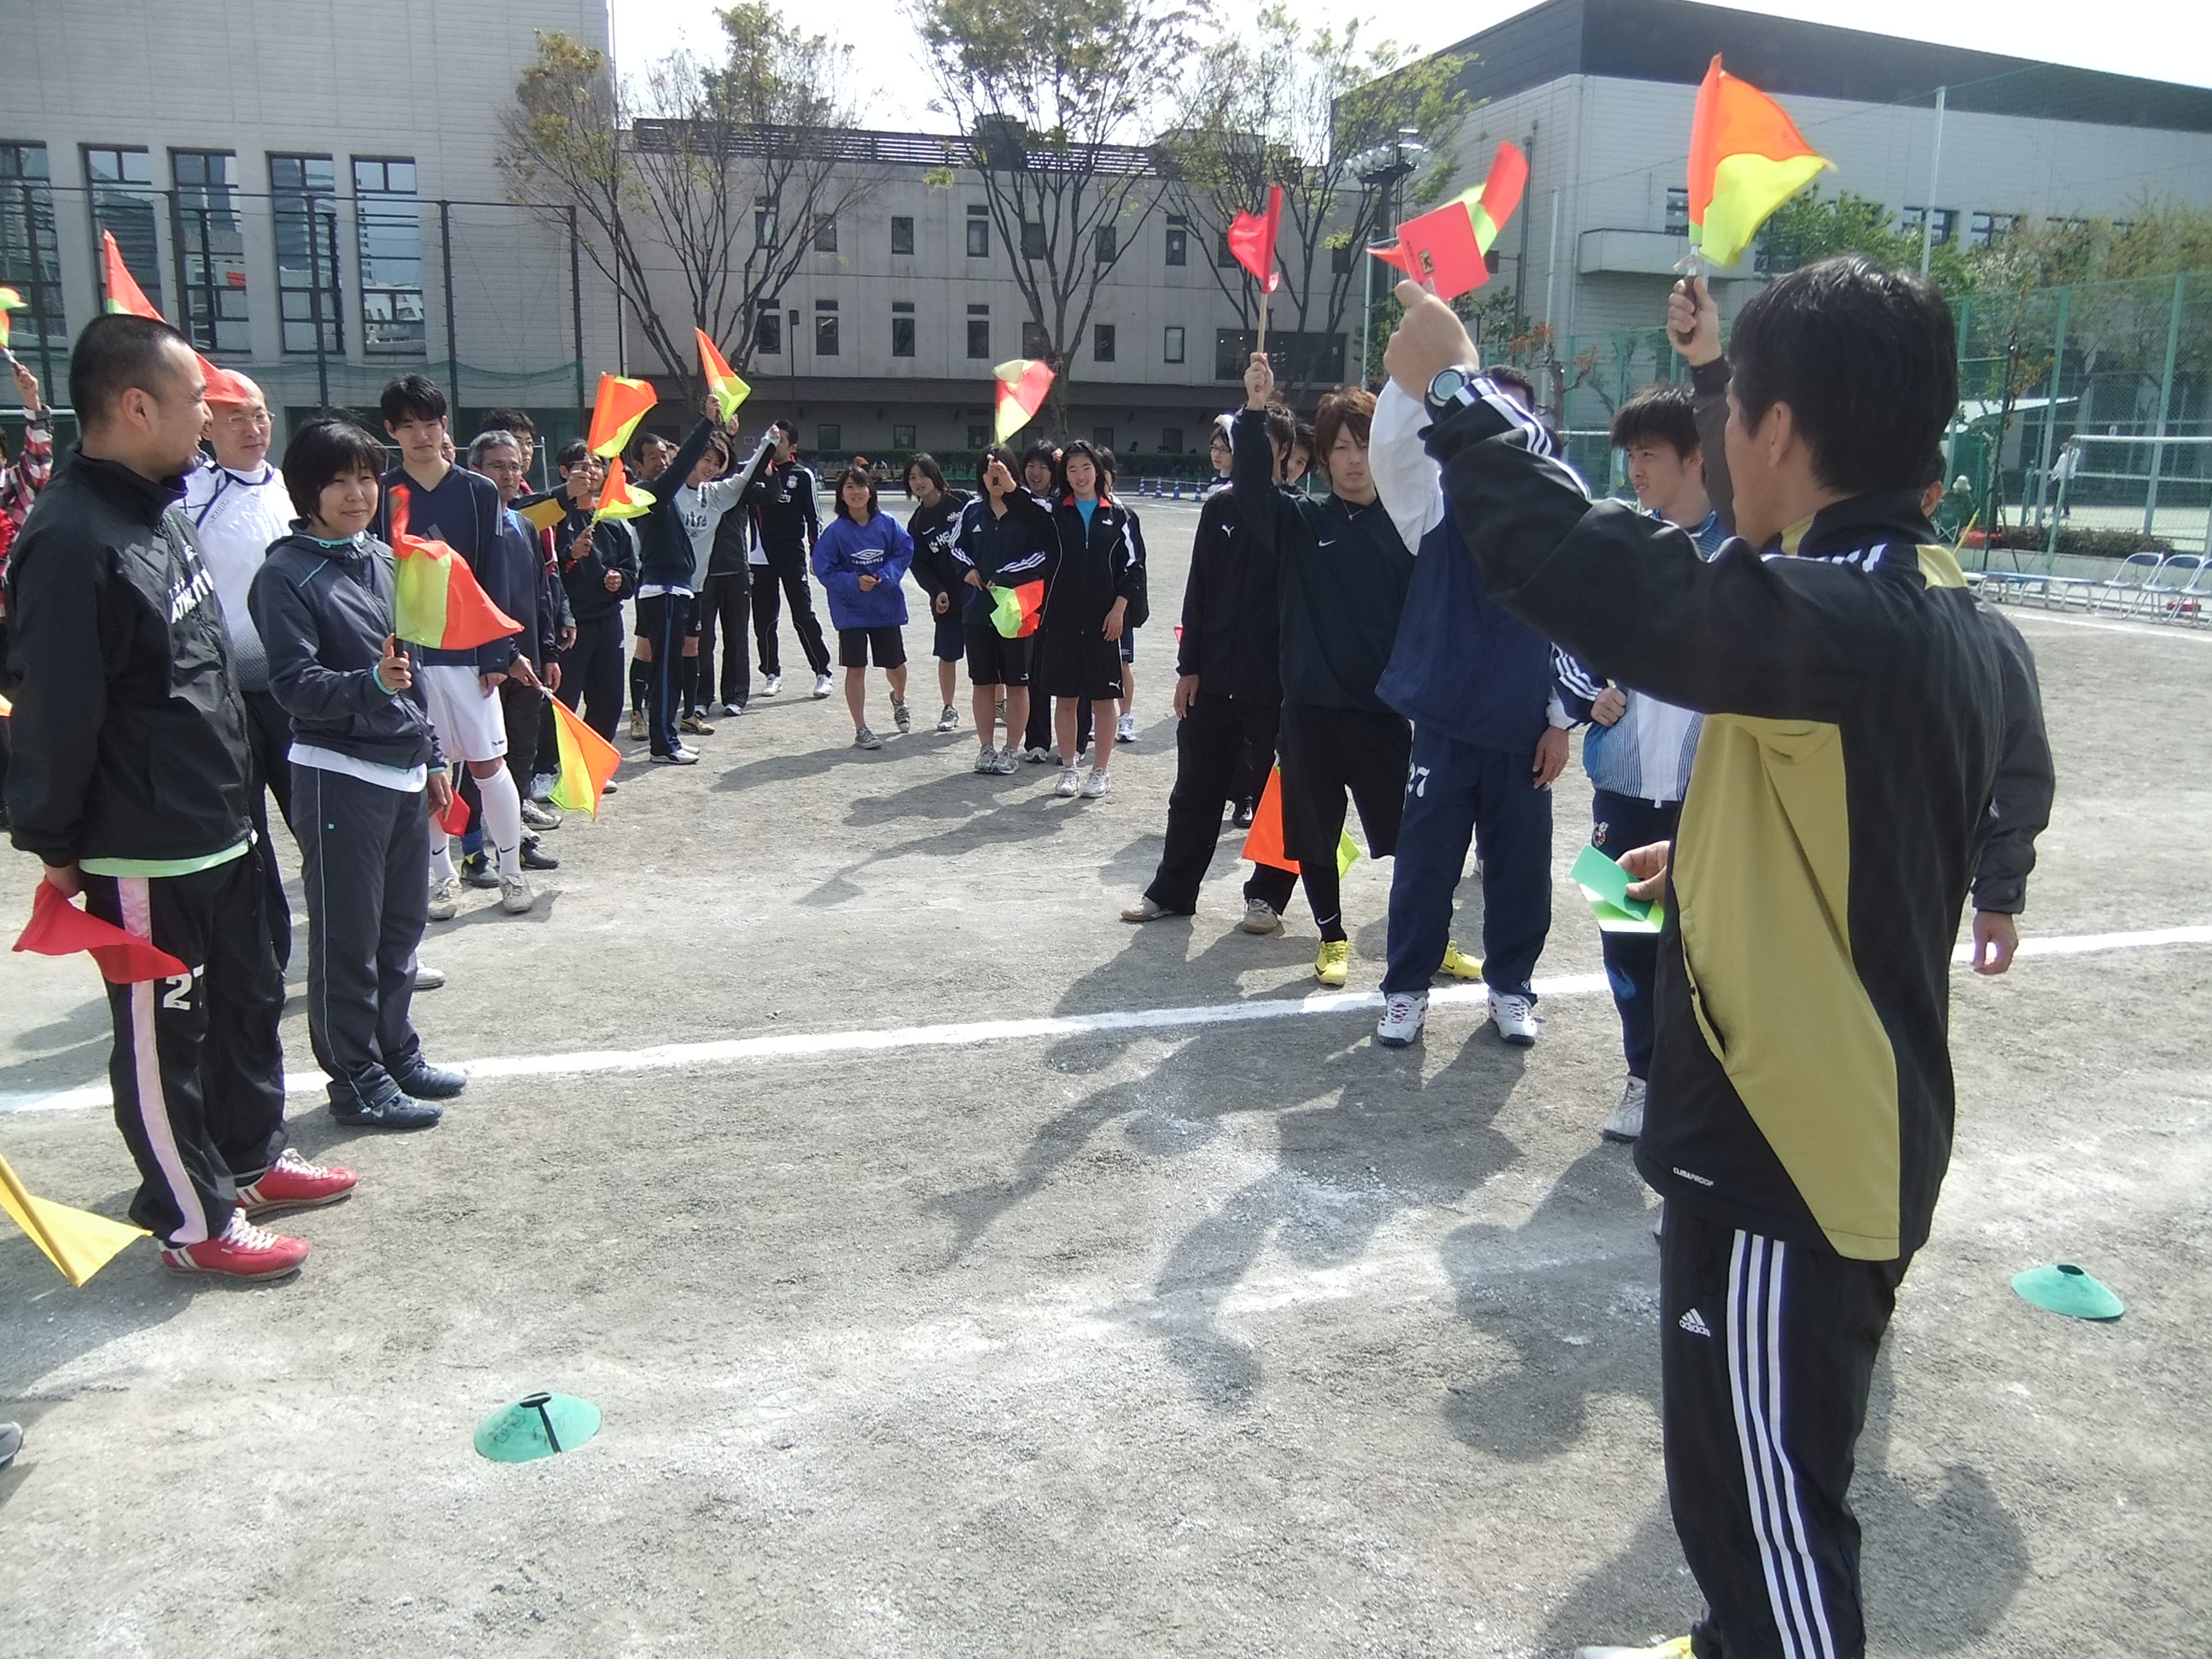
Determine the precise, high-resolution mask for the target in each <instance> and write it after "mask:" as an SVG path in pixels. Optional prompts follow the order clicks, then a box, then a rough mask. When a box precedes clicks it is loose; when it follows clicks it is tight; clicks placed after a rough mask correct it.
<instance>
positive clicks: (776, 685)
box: [761, 674, 783, 697]
mask: <svg viewBox="0 0 2212 1659" xmlns="http://www.w3.org/2000/svg"><path fill="white" fill-rule="evenodd" d="M781 690H783V676H782V675H781V674H763V675H762V676H761V696H764V697H772V696H775V694H776V693H777V692H779V691H781Z"/></svg>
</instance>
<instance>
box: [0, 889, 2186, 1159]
mask: <svg viewBox="0 0 2212 1659" xmlns="http://www.w3.org/2000/svg"><path fill="white" fill-rule="evenodd" d="M2166 945H2212V926H2206V927H2158V928H2153V929H2150V930H2148V931H2147V932H2142V933H2077V934H2074V935H2072V936H2070V937H2059V938H2053V939H2023V940H2022V941H2021V947H2020V955H2021V957H2080V956H2093V955H2100V954H2104V953H2106V952H2110V951H2148V950H2156V949H2159V948H2160V947H2162V946H2166ZM1967 958H1968V947H1966V946H1965V945H1961V946H1960V948H1959V949H1958V950H1956V951H1953V952H1952V953H1951V960H1952V961H1954V963H1965V962H1966V960H1967ZM1605 992H1606V977H1605V975H1603V974H1571V975H1563V976H1561V977H1559V978H1557V979H1540V980H1538V981H1536V994H1537V995H1538V996H1539V997H1587V996H1601V995H1603V994H1605ZM1488 994H1489V993H1488V992H1487V991H1486V989H1485V988H1484V987H1482V986H1480V985H1452V986H1447V987H1443V989H1441V990H1436V991H1431V993H1429V1006H1431V1008H1436V1007H1446V1008H1449V1007H1454V1006H1462V1005H1471V1006H1483V1005H1484V1003H1485V1001H1486V998H1487V996H1488ZM1382 1006H1383V994H1382V993H1381V992H1380V991H1321V992H1316V993H1315V994H1313V995H1311V996H1305V997H1255V998H1251V999H1249V1000H1246V1001H1243V1002H1215V1003H1206V1004H1201V1005H1199V1006H1194V1007H1188V1008H1129V1009H1121V1010H1117V1011H1115V1012H1109V1013H1101V1014H1048V1015H1043V1016H1041V1017H1039V1018H1033V1019H978V1020H968V1021H963V1022H962V1023H960V1024H948V1025H898V1026H891V1027H889V1028H887V1029H884V1030H873V1031H868V1030H861V1031H791V1032H781V1033H778V1034H777V1035H775V1036H750V1037H726V1038H722V1039H720V1040H718V1041H715V1042H664V1043H659V1044H657V1045H656V1046H654V1047H653V1048H590V1049H583V1050H580V1051H577V1052H573V1053H568V1054H503V1055H495V1056H493V1057H490V1058H488V1059H484V1060H463V1061H460V1062H459V1065H460V1067H461V1069H462V1070H463V1071H465V1072H466V1073H468V1074H469V1076H470V1078H471V1079H478V1080H481V1079H487V1078H507V1077H585V1076H589V1075H591V1074H593V1073H605V1072H660V1071H670V1070H673V1069H675V1068H677V1067H678V1066H733V1065H738V1064H740V1063H742V1062H744V1061H745V1060H805V1059H811V1058H813V1057H815V1056H817V1055H822V1054H881V1053H885V1052H888V1051H891V1050H896V1049H901V1048H968V1047H970V1046H972V1045H974V1044H976V1043H980V1042H1018V1041H1020V1040H1021V1039H1023V1038H1024V1037H1063V1036H1092V1035H1095V1034H1097V1033H1100V1032H1108V1031H1166V1030H1182V1029H1186V1028H1188V1027H1191V1026H1198V1025H1249V1024H1255V1023H1256V1022H1259V1021H1264V1020H1272V1019H1300V1018H1306V1017H1309V1016H1311V1015H1316V1014H1347V1013H1361V1012H1369V1011H1371V1010H1374V1009H1378V1008H1380V1007H1382ZM323 1090H324V1079H323V1076H322V1073H319V1072H317V1071H314V1070H312V1069H310V1070H307V1071H303V1072H294V1073H290V1074H289V1076H288V1077H287V1078H286V1079H285V1080H284V1091H285V1093H287V1094H288V1095H296V1096H312V1095H319V1094H321V1093H322V1092H323ZM111 1105H112V1100H111V1098H110V1097H109V1095H108V1091H107V1085H106V1084H104V1083H100V1084H88V1085H84V1086H82V1087H81V1088H76V1089H61V1090H57V1091H53V1092H52V1093H48V1094H0V1116H4V1115H7V1114H9V1113H12V1112H59V1111H70V1110H81V1109H87V1108H90V1107H95V1106H96V1107H99V1108H100V1109H103V1110H104V1109H108V1108H109V1107H110V1106H111Z"/></svg>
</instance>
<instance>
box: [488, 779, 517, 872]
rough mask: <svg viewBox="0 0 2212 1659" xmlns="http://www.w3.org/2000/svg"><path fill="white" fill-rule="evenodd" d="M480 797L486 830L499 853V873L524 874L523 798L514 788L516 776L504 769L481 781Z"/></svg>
mask: <svg viewBox="0 0 2212 1659" xmlns="http://www.w3.org/2000/svg"><path fill="white" fill-rule="evenodd" d="M477 795H478V797H479V798H480V799H482V800H483V831H484V834H485V836H487V837H489V840H490V842H491V844H492V845H493V846H494V847H495V848H498V850H499V872H500V874H501V875H503V876H519V875H520V874H521V873H522V795H521V792H520V791H519V790H517V789H516V788H515V787H514V774H513V773H512V772H510V771H508V770H507V768H505V767H504V766H502V767H501V768H500V769H499V770H498V771H496V772H495V773H493V774H492V775H490V776H489V777H488V778H478V779H477Z"/></svg>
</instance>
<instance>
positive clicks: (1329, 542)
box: [1322, 541, 1336, 547]
mask: <svg viewBox="0 0 2212 1659" xmlns="http://www.w3.org/2000/svg"><path fill="white" fill-rule="evenodd" d="M1335 545H1336V544H1335V543H1334V542H1333V541H1328V542H1323V543H1322V546H1323V547H1334V546H1335Z"/></svg>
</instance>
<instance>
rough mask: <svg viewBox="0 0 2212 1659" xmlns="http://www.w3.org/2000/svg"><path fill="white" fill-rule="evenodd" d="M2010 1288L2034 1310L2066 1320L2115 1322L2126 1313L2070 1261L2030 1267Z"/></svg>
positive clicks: (2109, 1292)
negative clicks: (2022, 1297)
mask: <svg viewBox="0 0 2212 1659" xmlns="http://www.w3.org/2000/svg"><path fill="white" fill-rule="evenodd" d="M2012 1287H2013V1289H2015V1291H2019V1292H2020V1293H2021V1295H2022V1296H2024V1297H2027V1299H2028V1300H2029V1301H2030V1302H2033V1304H2035V1305H2036V1306H2037V1307H2039V1308H2048V1309H2049V1310H2051V1312H2052V1313H2055V1314H2064V1315H2065V1316H2067V1317H2068V1318H2069V1319H2118V1317H2119V1316H2121V1315H2122V1314H2123V1313H2124V1312H2126V1311H2127V1304H2124V1303H2123V1302H2122V1301H2121V1300H2120V1298H2119V1297H2117V1296H2114V1295H2113V1294H2112V1291H2110V1290H2108V1289H2106V1286H2105V1285H2102V1284H2100V1282H2099V1281H2098V1280H2096V1279H2093V1278H2092V1277H2091V1276H2090V1275H2089V1274H2088V1273H2087V1272H2085V1271H2084V1270H2083V1269H2081V1268H2080V1267H2075V1265H2074V1264H2073V1263H2072V1262H2070V1261H2057V1262H2053V1263H2052V1264H2051V1266H2049V1267H2030V1268H2029V1269H2028V1270H2027V1272H2026V1273H2021V1274H2019V1275H2017V1276H2016V1277H2015V1279H2013V1281H2012Z"/></svg>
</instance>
